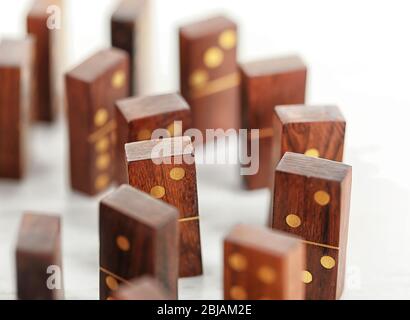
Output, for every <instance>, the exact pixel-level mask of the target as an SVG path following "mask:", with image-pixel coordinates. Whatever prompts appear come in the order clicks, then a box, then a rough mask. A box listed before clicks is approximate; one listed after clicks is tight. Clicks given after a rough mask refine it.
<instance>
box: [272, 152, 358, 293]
mask: <svg viewBox="0 0 410 320" xmlns="http://www.w3.org/2000/svg"><path fill="white" fill-rule="evenodd" d="M351 180H352V169H351V167H350V166H348V165H345V164H343V163H340V162H336V161H331V160H327V159H320V158H313V157H309V156H306V155H304V154H298V153H290V152H287V153H285V155H284V156H283V158H282V160H281V161H280V162H279V164H278V166H277V167H276V173H275V186H274V190H273V201H272V203H273V208H272V214H271V226H272V228H274V229H278V230H282V231H285V232H289V233H291V234H294V235H297V236H300V237H302V238H303V239H304V242H305V243H306V249H307V263H306V264H307V268H306V270H305V271H304V272H303V282H304V283H305V284H306V298H307V299H312V300H324V299H338V298H340V296H341V294H342V291H343V285H344V277H345V264H346V247H347V233H348V224H349V207H350V189H351Z"/></svg>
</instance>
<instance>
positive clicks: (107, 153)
mask: <svg viewBox="0 0 410 320" xmlns="http://www.w3.org/2000/svg"><path fill="white" fill-rule="evenodd" d="M128 63H129V62H128V56H127V54H126V53H125V52H124V51H122V50H119V49H107V50H102V51H100V52H98V53H97V54H95V55H93V56H92V57H91V58H89V59H87V60H86V61H85V62H83V63H82V64H81V65H79V66H78V67H76V68H74V69H73V70H72V71H70V72H69V73H67V74H66V95H67V102H68V122H69V134H70V173H71V187H72V189H73V190H76V191H80V192H83V193H85V194H87V195H95V194H97V193H99V192H101V191H104V190H106V189H107V188H108V187H109V186H110V184H111V182H112V181H113V180H114V170H115V150H116V140H117V138H116V121H115V101H117V100H119V99H122V98H125V97H127V96H128Z"/></svg>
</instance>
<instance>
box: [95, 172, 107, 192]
mask: <svg viewBox="0 0 410 320" xmlns="http://www.w3.org/2000/svg"><path fill="white" fill-rule="evenodd" d="M109 183H110V177H109V176H108V175H107V174H101V175H99V176H98V177H97V179H96V180H95V183H94V186H95V188H96V189H97V190H102V189H104V188H106V187H107V186H108V184H109Z"/></svg>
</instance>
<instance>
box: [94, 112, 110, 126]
mask: <svg viewBox="0 0 410 320" xmlns="http://www.w3.org/2000/svg"><path fill="white" fill-rule="evenodd" d="M107 121H108V111H107V110H105V109H103V108H101V109H98V111H97V112H96V113H95V116H94V125H95V126H96V127H101V126H103V125H104V124H106V123H107Z"/></svg>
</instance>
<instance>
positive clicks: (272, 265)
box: [224, 225, 306, 300]
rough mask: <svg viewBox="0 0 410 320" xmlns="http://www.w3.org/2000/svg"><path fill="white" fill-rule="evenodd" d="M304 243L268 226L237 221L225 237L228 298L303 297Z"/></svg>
mask: <svg viewBox="0 0 410 320" xmlns="http://www.w3.org/2000/svg"><path fill="white" fill-rule="evenodd" d="M305 262H306V255H305V244H303V243H302V241H300V239H298V238H297V237H294V236H290V235H288V234H285V233H282V232H278V231H272V230H269V229H268V228H265V227H259V226H250V225H237V226H235V227H234V228H233V230H232V231H231V232H230V233H229V235H228V236H227V237H226V238H225V241H224V297H225V300H301V299H304V296H305V288H304V285H303V283H302V281H301V274H302V271H303V270H304V268H305Z"/></svg>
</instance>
